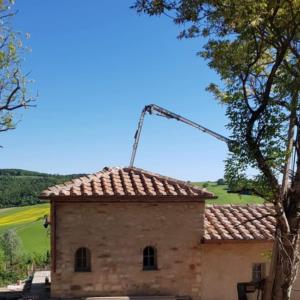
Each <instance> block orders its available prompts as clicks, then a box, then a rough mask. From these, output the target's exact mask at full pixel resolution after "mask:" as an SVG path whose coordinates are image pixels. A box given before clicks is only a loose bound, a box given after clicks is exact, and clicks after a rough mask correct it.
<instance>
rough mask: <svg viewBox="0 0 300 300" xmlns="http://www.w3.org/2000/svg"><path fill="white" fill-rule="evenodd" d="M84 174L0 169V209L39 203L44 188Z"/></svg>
mask: <svg viewBox="0 0 300 300" xmlns="http://www.w3.org/2000/svg"><path fill="white" fill-rule="evenodd" d="M82 175H84V174H71V175H57V174H46V173H39V172H33V171H27V170H20V169H0V208H4V207H12V206H23V205H32V204H37V203H40V202H41V201H40V200H39V199H38V195H39V194H40V192H41V191H42V190H44V189H45V188H47V187H49V186H51V185H55V184H59V183H62V182H64V181H68V180H70V179H72V178H75V177H79V176H82Z"/></svg>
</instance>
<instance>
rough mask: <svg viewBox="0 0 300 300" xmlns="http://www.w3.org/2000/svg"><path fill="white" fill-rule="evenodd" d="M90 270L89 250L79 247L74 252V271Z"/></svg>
mask: <svg viewBox="0 0 300 300" xmlns="http://www.w3.org/2000/svg"><path fill="white" fill-rule="evenodd" d="M90 271H91V252H90V250H89V249H87V248H84V247H82V248H79V249H77V251H76V253H75V272H90Z"/></svg>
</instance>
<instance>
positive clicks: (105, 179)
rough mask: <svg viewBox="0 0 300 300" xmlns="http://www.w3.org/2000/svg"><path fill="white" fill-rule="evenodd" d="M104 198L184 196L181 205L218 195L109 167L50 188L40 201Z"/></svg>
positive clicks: (132, 170) (131, 169)
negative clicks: (183, 202)
mask: <svg viewBox="0 0 300 300" xmlns="http://www.w3.org/2000/svg"><path fill="white" fill-rule="evenodd" d="M103 196H105V198H106V199H107V197H110V196H127V197H124V198H123V199H124V200H126V199H129V198H130V199H132V198H131V197H128V196H148V197H145V198H144V199H146V200H147V199H153V198H151V197H149V196H162V197H164V196H175V197H172V199H173V200H174V201H176V196H180V199H179V197H177V200H178V201H182V199H183V198H185V199H190V198H191V197H193V198H194V200H197V199H210V198H215V196H214V194H212V193H210V192H208V191H207V190H206V189H204V188H200V187H196V186H193V185H191V184H189V183H188V182H185V181H181V180H177V179H174V178H170V177H166V176H162V175H159V174H155V173H152V172H148V171H145V170H142V169H138V168H135V167H126V168H119V167H114V168H108V167H106V168H104V169H103V170H102V171H100V172H97V173H95V174H91V175H87V176H83V177H79V178H77V179H73V180H71V181H68V182H66V183H64V184H59V185H55V186H52V187H49V188H48V189H46V190H44V191H43V192H42V193H41V195H40V198H42V199H49V198H67V197H69V198H70V197H72V198H73V197H75V198H76V197H77V198H79V197H84V198H85V199H86V198H88V197H89V198H98V197H103ZM114 198H117V197H114ZM110 199H113V198H110ZM118 199H120V197H118ZM173 200H172V201H173ZM149 201H150V200H149Z"/></svg>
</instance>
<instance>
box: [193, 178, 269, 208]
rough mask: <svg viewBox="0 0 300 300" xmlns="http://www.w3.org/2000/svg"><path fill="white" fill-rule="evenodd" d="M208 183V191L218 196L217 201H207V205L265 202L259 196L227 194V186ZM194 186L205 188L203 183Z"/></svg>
mask: <svg viewBox="0 0 300 300" xmlns="http://www.w3.org/2000/svg"><path fill="white" fill-rule="evenodd" d="M207 183H208V187H207V188H206V189H207V190H208V191H209V192H212V193H214V194H215V195H216V196H218V198H217V199H214V200H207V202H206V203H208V204H229V203H230V204H251V203H263V202H264V200H263V199H262V198H260V197H258V196H253V195H240V194H234V193H227V186H226V185H217V184H216V183H215V182H207ZM194 184H195V185H197V186H201V187H202V186H203V183H202V182H197V183H194Z"/></svg>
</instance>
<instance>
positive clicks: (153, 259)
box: [143, 246, 157, 270]
mask: <svg viewBox="0 0 300 300" xmlns="http://www.w3.org/2000/svg"><path fill="white" fill-rule="evenodd" d="M143 269H144V270H156V269H157V251H156V249H155V248H154V247H152V246H147V247H146V248H144V251H143Z"/></svg>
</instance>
